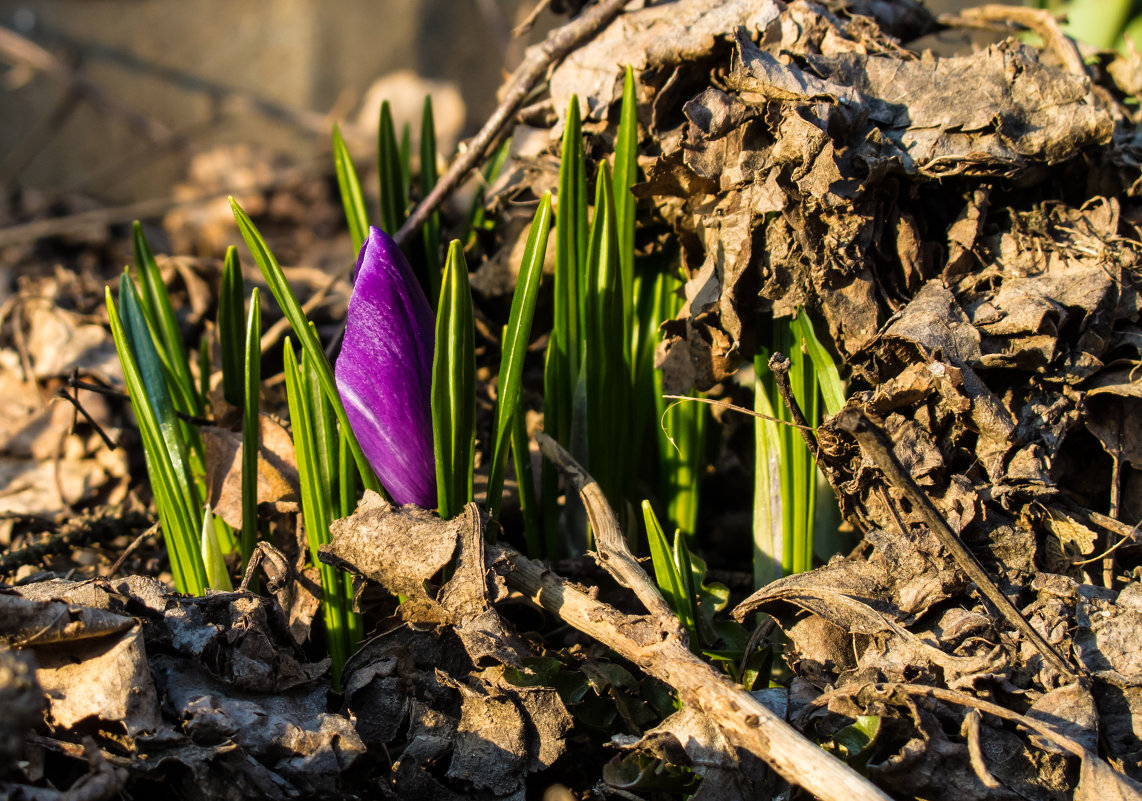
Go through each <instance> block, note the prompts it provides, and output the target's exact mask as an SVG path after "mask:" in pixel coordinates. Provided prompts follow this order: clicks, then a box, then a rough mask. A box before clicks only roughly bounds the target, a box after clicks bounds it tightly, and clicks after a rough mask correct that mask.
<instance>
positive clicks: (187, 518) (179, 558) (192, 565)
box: [105, 275, 206, 595]
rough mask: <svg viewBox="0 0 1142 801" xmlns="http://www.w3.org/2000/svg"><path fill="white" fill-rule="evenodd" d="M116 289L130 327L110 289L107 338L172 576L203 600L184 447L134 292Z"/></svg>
mask: <svg viewBox="0 0 1142 801" xmlns="http://www.w3.org/2000/svg"><path fill="white" fill-rule="evenodd" d="M119 286H120V291H119V296H120V303H122V305H123V309H124V316H125V319H126V321H129V322H125V320H124V317H120V316H119V310H118V309H117V308H116V306H115V301H114V299H113V298H112V297H111V288H110V287H108V288H107V290H106V292H105V302H106V305H107V316H108V317H109V318H110V321H111V336H112V339H113V340H114V342H115V349H116V351H117V352H118V354H119V362H120V364H121V365H122V367H123V377H124V379H125V380H126V383H127V393H128V395H129V396H130V398H131V408H132V409H133V410H134V412H135V419H136V420H137V421H138V423H139V432H140V434H141V435H142V440H143V453H144V455H145V457H146V462H147V474H148V476H149V477H150V480H151V488H152V491H153V492H154V495H155V506H156V507H157V508H158V513H159V522H160V523H161V525H162V531H163V539H164V541H165V542H166V545H167V550H168V552H169V553H170V559H171V573H172V574H173V576H174V581H175V587H176V589H178V591H179V592H185V593H191V594H194V595H201V594H202V592H203V589H204V588H205V586H206V568H205V566H204V565H203V562H202V555H201V550H200V538H201V531H202V528H201V521H200V520H199V514H200V512H199V508H200V506H199V504H198V503H196V498H195V497H194V495H195V485H194V482H193V481H192V479H191V476H190V475H189V472H188V471H187V466H186V458H185V456H184V453H185V443H184V442H182V440H181V438H180V434H181V430H180V429H178V427H177V421H175V425H174V426H173V430H172V420H173V419H174V410H173V406H172V404H171V401H170V396H169V394H167V392H166V387H165V385H163V384H162V383H161V382H162V379H163V376H162V370H161V365H160V364H159V359H158V353H157V352H156V350H155V346H154V341H153V340H152V339H151V337H150V334H149V330H148V327H147V324H146V321H145V319H144V318H143V312H142V309H141V308H140V306H139V303H138V301H137V300H136V297H135V290H134V286H133V284H132V283H131V280H130V278H128V277H127V276H126V275H124V276H123V277H122V279H121V280H120V283H119ZM144 374H145V375H146V376H148V378H147V379H145V378H144ZM156 375H157V377H158V381H156ZM152 388H153V389H152ZM160 409H161V411H160ZM168 443H169V444H168ZM172 447H173V453H172Z"/></svg>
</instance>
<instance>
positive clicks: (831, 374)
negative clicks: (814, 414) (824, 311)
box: [793, 307, 845, 422]
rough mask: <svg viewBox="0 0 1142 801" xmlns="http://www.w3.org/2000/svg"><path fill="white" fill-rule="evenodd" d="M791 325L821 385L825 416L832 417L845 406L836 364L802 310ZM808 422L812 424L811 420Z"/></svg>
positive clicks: (798, 311)
mask: <svg viewBox="0 0 1142 801" xmlns="http://www.w3.org/2000/svg"><path fill="white" fill-rule="evenodd" d="M793 325H794V330H795V331H796V332H797V334H798V336H799V337H800V339H801V341H802V343H804V347H805V349H806V350H807V351H808V353H809V358H810V359H811V360H812V362H813V370H814V371H816V374H817V380H818V381H819V382H820V385H821V397H822V398H824V400H825V414H827V415H834V414H836V413H837V412H839V411H840V410H841V409H842V408H844V405H845V385H844V383H843V382H842V381H841V374H840V372H839V371H838V370H837V363H836V362H835V361H833V357H832V356H830V355H829V351H828V350H826V348H825V346H824V345H823V344H822V343H821V340H820V339H818V338H817V333H816V331H814V330H813V321H812V320H810V319H809V315H808V314H806V312H805V310H804V309H803V308H800V307H798V309H797V315H796V316H795V317H794V318H793ZM810 421H811V422H812V418H810Z"/></svg>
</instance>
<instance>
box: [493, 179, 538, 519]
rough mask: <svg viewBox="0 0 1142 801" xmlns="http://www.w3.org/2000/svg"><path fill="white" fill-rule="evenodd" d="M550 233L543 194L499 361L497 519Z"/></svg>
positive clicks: (495, 445)
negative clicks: (524, 363)
mask: <svg viewBox="0 0 1142 801" xmlns="http://www.w3.org/2000/svg"><path fill="white" fill-rule="evenodd" d="M550 230H551V195H550V193H545V194H544V196H543V198H542V199H541V200H540V202H539V208H538V209H537V210H536V213H535V217H534V219H533V220H532V223H531V230H530V231H529V233H528V236H527V243H526V245H525V247H524V255H523V262H522V264H521V265H520V271H519V278H518V280H517V282H516V289H515V293H514V295H513V297H512V306H511V313H510V314H509V316H508V324H507V328H506V329H505V334H504V346H503V357H502V359H501V361H500V373H499V382H500V383H499V392H498V396H497V399H496V422H495V429H494V430H495V439H494V441H493V447H492V465H491V470H490V473H489V478H488V508H489V510H491V512H492V517H499V510H500V502H501V498H500V494H501V491H502V489H503V483H504V475H505V473H506V471H507V461H508V447H509V441H510V434H511V429H512V420H513V418H514V417H515V415H516V414H517V412H518V408H519V397H520V391H521V388H522V385H523V361H524V356H525V355H526V353H527V343H528V340H529V339H530V338H531V324H532V320H533V319H534V316H535V305H536V301H537V299H538V297H539V285H540V282H541V280H542V276H543V261H544V256H545V254H546V252H547V239H548V233H549V232H550Z"/></svg>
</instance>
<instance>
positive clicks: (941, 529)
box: [835, 407, 1079, 682]
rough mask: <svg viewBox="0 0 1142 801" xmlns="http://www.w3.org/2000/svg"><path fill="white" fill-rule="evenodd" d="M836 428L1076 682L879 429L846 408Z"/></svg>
mask: <svg viewBox="0 0 1142 801" xmlns="http://www.w3.org/2000/svg"><path fill="white" fill-rule="evenodd" d="M835 419H836V423H837V427H838V428H840V429H841V430H842V431H847V432H849V433H850V434H852V435H853V437H855V438H856V441H857V442H859V443H860V446H861V449H862V450H863V451H864V452H865V454H866V455H867V456H868V457H869V458H870V459H871V460H872V462H873V464H875V465H876V466H877V468H879V470H880V472H881V473H883V474H884V477H885V479H886V480H887V481H888V483H889V485H891V486H892V487H894V488H896V489H898V490H900V491H901V492H903V493H904V497H906V498H907V499H908V502H909V503H911V504H912V506H913V507H914V508H915V509H916V510H917V511H918V512H919V513H920V514H921V516H922V517H923V518H924V522H926V523H927V524H928V528H929V529H930V530H931V531H932V533H933V534H935V535H936V538H937V539H938V540H939V541H940V544H941V545H943V546H944V548H945V549H947V551H948V553H949V554H950V555H951V556H952V558H953V559H954V560H955V561H956V564H958V565H959V566H960V569H961V570H963V571H964V573H966V574H967V575H968V578H970V579H971V580H972V581H973V582H975V585H976V586H977V587H978V588H979V590H980V592H982V593H983V594H984V595H985V596H987V599H988V600H989V601H991V602H992V603H993V604H994V605H995V606H996V608H997V609H998V610H999V612H1000V614H1002V615H1003V616H1004V617H1005V618H1007V621H1008V622H1009V623H1010V624H1011V625H1012V626H1014V627H1015V628H1016V629H1018V630H1019V631H1020V632H1021V633H1022V634H1023V635H1024V636H1025V637H1027V639H1028V640H1030V641H1031V643H1032V644H1033V645H1034V646H1035V648H1036V650H1038V651H1039V653H1041V654H1042V655H1043V658H1044V659H1045V660H1046V661H1047V663H1048V664H1050V665H1051V667H1053V668H1055V670H1057V671H1059V673H1060V674H1062V675H1063V677H1064V678H1065V679H1066V680H1067V681H1068V682H1072V681H1078V680H1079V674H1078V673H1076V672H1075V670H1074V668H1072V667H1071V666H1070V664H1068V662H1067V661H1066V660H1065V659H1063V657H1062V656H1061V655H1060V654H1059V652H1058V651H1056V650H1055V649H1054V648H1053V647H1051V645H1050V643H1048V642H1047V641H1046V640H1045V639H1043V637H1042V635H1040V634H1039V632H1037V631H1036V630H1035V628H1034V627H1033V626H1032V625H1031V624H1030V623H1029V622H1028V620H1027V618H1025V617H1023V614H1022V613H1021V612H1020V611H1019V609H1017V608H1016V606H1015V604H1013V603H1012V602H1011V599H1009V598H1008V597H1007V596H1006V595H1004V594H1003V592H1002V591H1001V590H1000V589H999V587H998V586H996V584H995V582H994V581H992V580H991V577H990V576H988V575H987V571H986V570H984V568H983V565H981V564H980V563H979V560H978V559H976V558H975V555H974V554H973V553H972V552H971V551H969V550H968V549H967V547H966V546H965V545H964V544H963V542H961V541H960V538H959V537H958V536H956V532H954V531H953V530H952V527H951V526H949V525H948V522H947V521H946V520H944V518H943V516H942V515H941V514H940V512H939V510H938V509H936V506H935V504H933V503H932V501H931V499H930V498H929V497H928V496H927V495H926V494H925V493H924V491H923V490H922V489H920V487H919V486H918V485H917V484H916V482H915V481H914V480H913V479H912V476H911V475H909V473H908V471H907V470H905V469H904V466H903V465H902V464H900V460H899V459H897V458H896V454H895V453H894V452H893V450H892V441H891V440H890V439H889V438H888V435H887V434H885V433H884V431H882V430H881V429H880V427H879V426H877V425H876V424H874V423H873V422H872V421H871V420H869V419H868V418H867V417H866V416H865V415H864V413H863V412H861V411H860V410H859V409H854V408H851V407H850V408H847V409H843V410H842V411H841V412H840V413H838V414H837V416H836V418H835Z"/></svg>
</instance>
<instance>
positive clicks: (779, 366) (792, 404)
mask: <svg viewBox="0 0 1142 801" xmlns="http://www.w3.org/2000/svg"><path fill="white" fill-rule="evenodd" d="M769 370H770V372H772V373H773V381H774V383H775V384H777V392H778V393H779V394H780V395H781V400H783V401H785V407H786V408H787V409H789V416H790V417H792V418H793V422H794V423H796V424H797V428H798V430H799V431H800V432H801V438H802V439H804V440H805V445H806V446H807V447H808V448H809V453H811V454H813V457H814V458H816V456H817V453H818V451H819V448H818V446H817V436H816V434H814V433H813V427H812V426H811V425H809V421H808V420H806V419H805V413H804V412H803V411H801V404H799V403H798V402H797V399H796V398H795V397H793V388H792V387H791V386H790V385H789V357H788V356H786V355H785V354H783V353H774V354H773V355H772V356H770V357H769Z"/></svg>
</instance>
